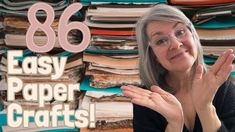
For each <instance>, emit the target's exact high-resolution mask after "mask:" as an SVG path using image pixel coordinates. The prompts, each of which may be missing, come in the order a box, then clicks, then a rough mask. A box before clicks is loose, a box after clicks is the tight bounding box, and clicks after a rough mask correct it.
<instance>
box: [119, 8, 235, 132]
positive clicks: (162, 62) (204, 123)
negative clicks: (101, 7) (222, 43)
mask: <svg viewBox="0 0 235 132" xmlns="http://www.w3.org/2000/svg"><path fill="white" fill-rule="evenodd" d="M136 27H137V28H136V35H137V42H138V47H139V56H140V63H139V68H140V77H141V79H142V81H143V83H144V84H145V86H146V88H139V87H136V86H132V85H128V86H122V87H121V88H122V90H123V94H124V95H126V96H129V97H130V98H132V102H133V103H134V119H133V123H134V131H135V132H159V131H172V132H177V131H196V132H198V131H204V132H215V131H235V86H234V85H233V84H232V83H231V82H229V81H226V80H227V79H228V77H229V73H230V72H231V71H232V68H233V65H232V61H233V58H234V55H233V51H232V50H227V51H225V52H224V53H223V54H222V55H221V56H220V57H219V58H218V60H217V61H216V63H215V64H214V65H213V66H212V68H211V69H210V70H207V69H206V67H205V65H204V62H203V53H202V48H201V44H200V41H199V38H198V35H197V33H196V31H195V28H194V27H193V25H192V23H191V22H190V20H189V19H188V18H187V17H186V16H185V15H184V14H183V13H182V12H181V11H180V10H178V9H176V8H175V7H171V6H168V5H165V4H158V5H156V6H154V7H153V8H152V9H151V10H150V11H149V12H148V13H146V14H145V15H144V16H143V17H142V18H141V19H140V20H139V21H138V23H137V26H136Z"/></svg>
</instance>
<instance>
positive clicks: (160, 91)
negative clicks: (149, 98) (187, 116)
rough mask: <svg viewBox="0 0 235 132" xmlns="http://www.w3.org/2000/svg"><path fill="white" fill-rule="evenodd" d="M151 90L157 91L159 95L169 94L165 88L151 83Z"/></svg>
mask: <svg viewBox="0 0 235 132" xmlns="http://www.w3.org/2000/svg"><path fill="white" fill-rule="evenodd" d="M150 89H151V91H153V92H156V93H159V94H161V95H165V94H169V93H168V92H166V91H165V90H163V89H162V88H160V87H159V86H156V85H153V86H151V88H150Z"/></svg>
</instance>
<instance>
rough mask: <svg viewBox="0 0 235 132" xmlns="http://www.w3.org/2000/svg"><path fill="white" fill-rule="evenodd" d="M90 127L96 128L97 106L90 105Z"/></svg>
mask: <svg viewBox="0 0 235 132" xmlns="http://www.w3.org/2000/svg"><path fill="white" fill-rule="evenodd" d="M89 109H90V125H89V128H95V104H93V103H91V104H90V108H89Z"/></svg>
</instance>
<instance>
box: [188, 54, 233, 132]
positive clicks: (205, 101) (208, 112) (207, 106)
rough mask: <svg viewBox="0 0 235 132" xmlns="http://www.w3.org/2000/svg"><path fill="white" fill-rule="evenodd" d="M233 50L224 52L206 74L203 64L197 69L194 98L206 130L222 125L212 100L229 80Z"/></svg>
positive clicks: (193, 89)
mask: <svg viewBox="0 0 235 132" xmlns="http://www.w3.org/2000/svg"><path fill="white" fill-rule="evenodd" d="M232 52H233V51H232V50H227V51H226V52H225V53H223V54H222V55H221V56H220V57H219V58H218V60H217V61H216V63H215V64H214V65H213V66H212V67H211V69H210V70H209V71H208V72H206V73H205V74H204V75H203V68H202V65H199V66H198V67H197V69H196V76H195V79H194V81H193V87H192V100H193V104H194V107H195V109H196V112H197V114H198V116H199V119H200V121H201V124H202V128H203V131H205V132H213V131H217V130H218V129H219V128H220V127H221V121H220V119H219V117H218V115H217V113H216V110H215V107H214V106H213V104H212V101H213V99H214V96H215V94H216V92H217V90H218V88H219V87H220V86H221V85H222V84H223V83H224V82H225V81H226V80H227V78H228V76H229V73H230V72H231V71H232V68H233V65H232V61H233V58H234V55H233V54H232Z"/></svg>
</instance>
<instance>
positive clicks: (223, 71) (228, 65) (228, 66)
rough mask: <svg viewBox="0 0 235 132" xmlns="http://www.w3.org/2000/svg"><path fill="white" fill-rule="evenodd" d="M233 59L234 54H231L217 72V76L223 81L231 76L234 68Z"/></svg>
mask: <svg viewBox="0 0 235 132" xmlns="http://www.w3.org/2000/svg"><path fill="white" fill-rule="evenodd" d="M233 59H234V55H233V54H230V55H229V56H228V57H227V59H226V61H225V63H224V64H223V65H222V66H221V68H220V69H219V71H218V72H217V74H216V78H217V79H218V80H219V81H220V82H221V83H223V82H224V81H225V80H226V79H227V78H228V76H229V74H230V72H231V71H232V69H233V65H232V63H233Z"/></svg>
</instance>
